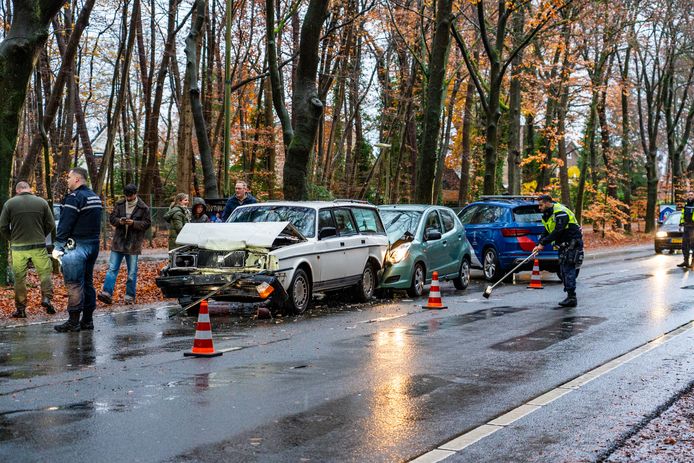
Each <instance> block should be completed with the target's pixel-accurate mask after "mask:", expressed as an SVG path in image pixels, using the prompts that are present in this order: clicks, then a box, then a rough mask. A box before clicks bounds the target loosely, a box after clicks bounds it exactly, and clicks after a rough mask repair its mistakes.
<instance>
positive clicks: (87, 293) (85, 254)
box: [61, 239, 99, 316]
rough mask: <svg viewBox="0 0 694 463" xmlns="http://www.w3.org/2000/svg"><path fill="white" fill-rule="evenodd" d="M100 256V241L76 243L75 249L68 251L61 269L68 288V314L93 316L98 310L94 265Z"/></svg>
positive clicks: (63, 258)
mask: <svg viewBox="0 0 694 463" xmlns="http://www.w3.org/2000/svg"><path fill="white" fill-rule="evenodd" d="M98 255H99V240H98V239H97V240H88V241H87V240H85V241H78V242H77V243H75V249H71V250H66V251H65V254H64V255H63V257H62V259H61V260H62V262H61V267H62V269H63V278H64V279H65V286H66V287H67V310H68V312H82V311H84V313H85V314H88V315H90V316H91V313H92V312H94V309H96V291H95V290H94V264H95V263H96V258H97V257H98Z"/></svg>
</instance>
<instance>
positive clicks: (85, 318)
mask: <svg viewBox="0 0 694 463" xmlns="http://www.w3.org/2000/svg"><path fill="white" fill-rule="evenodd" d="M92 314H93V311H89V312H88V311H83V312H82V320H80V329H82V330H93V329H94V319H93V318H92Z"/></svg>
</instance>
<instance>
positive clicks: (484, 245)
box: [458, 196, 559, 281]
mask: <svg viewBox="0 0 694 463" xmlns="http://www.w3.org/2000/svg"><path fill="white" fill-rule="evenodd" d="M458 217H459V218H460V221H461V222H462V223H463V226H464V227H465V233H466V235H467V239H468V241H470V244H471V245H472V248H473V249H474V252H475V254H476V256H477V259H479V262H481V264H480V267H481V268H482V271H483V272H484V276H485V278H486V279H487V280H490V281H493V280H498V279H499V278H501V276H502V275H503V274H504V273H506V272H507V271H508V270H509V269H511V268H512V267H514V266H515V265H516V264H518V263H520V262H521V261H522V260H523V259H525V258H526V257H528V255H530V253H531V252H532V250H533V248H534V247H535V246H536V245H537V243H538V241H539V239H540V236H541V235H542V233H543V232H544V229H545V228H544V225H542V212H540V208H539V206H538V205H537V203H536V202H535V201H533V200H532V198H531V197H523V196H487V197H484V196H483V197H482V200H481V201H476V202H474V203H471V204H469V205H467V206H465V207H464V208H463V209H462V210H461V211H460V212H459V213H458ZM538 260H539V261H540V268H541V269H542V270H548V271H551V272H556V271H558V270H559V256H558V254H557V251H555V250H554V249H552V247H550V246H547V247H545V250H544V251H542V252H540V253H539V254H538ZM473 264H474V262H473ZM532 264H533V262H532V261H529V262H528V263H527V264H525V266H522V267H521V268H520V269H519V271H522V270H530V269H531V268H532Z"/></svg>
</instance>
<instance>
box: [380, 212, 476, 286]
mask: <svg viewBox="0 0 694 463" xmlns="http://www.w3.org/2000/svg"><path fill="white" fill-rule="evenodd" d="M379 210H380V212H381V217H382V218H383V222H384V224H385V226H386V230H387V232H388V238H389V240H390V242H391V243H392V244H391V248H390V250H389V252H388V254H387V255H386V263H385V267H384V272H383V277H382V279H381V286H380V287H381V288H384V289H385V288H391V289H405V290H407V293H408V295H409V296H410V297H416V296H420V295H421V294H422V290H423V289H424V285H425V284H427V283H429V282H431V277H432V274H433V272H435V271H436V272H438V273H439V279H440V280H452V281H453V284H454V285H455V287H456V289H465V288H466V287H467V285H468V283H469V282H470V265H471V258H472V249H471V247H470V243H468V241H467V239H466V238H465V230H464V229H463V225H462V224H461V223H460V220H458V218H457V217H456V215H455V213H454V212H453V211H452V210H451V209H449V208H447V207H439V206H426V205H422V206H419V205H412V206H404V205H392V206H380V207H379Z"/></svg>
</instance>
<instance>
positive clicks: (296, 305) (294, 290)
mask: <svg viewBox="0 0 694 463" xmlns="http://www.w3.org/2000/svg"><path fill="white" fill-rule="evenodd" d="M288 293H289V307H290V308H291V310H292V312H294V313H295V314H297V315H301V314H302V313H304V312H306V309H307V308H308V304H309V303H310V302H311V280H309V278H308V275H307V274H306V272H305V271H304V269H301V268H300V269H297V270H296V272H294V277H293V278H292V283H291V284H290V285H289V291H288Z"/></svg>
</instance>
